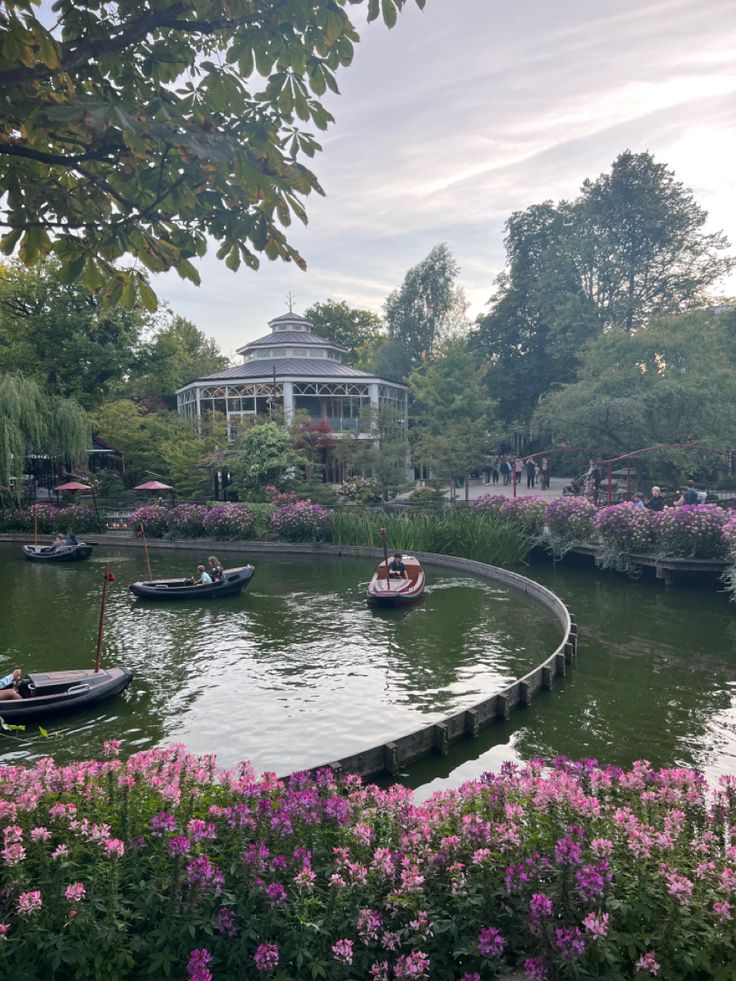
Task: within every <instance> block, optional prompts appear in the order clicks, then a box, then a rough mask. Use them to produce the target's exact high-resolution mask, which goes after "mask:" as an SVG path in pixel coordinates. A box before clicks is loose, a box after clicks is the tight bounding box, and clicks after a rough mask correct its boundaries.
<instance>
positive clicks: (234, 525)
mask: <svg viewBox="0 0 736 981" xmlns="http://www.w3.org/2000/svg"><path fill="white" fill-rule="evenodd" d="M202 525H203V527H204V531H205V534H207V535H210V536H211V537H212V538H220V539H231V538H250V536H251V535H252V533H253V525H254V520H253V512H252V511H251V510H250V509H249V508H247V507H246V506H245V504H216V505H215V506H214V507H213V508H210V510H209V511H208V512H207V513H206V514H205V515H204V517H203V518H202Z"/></svg>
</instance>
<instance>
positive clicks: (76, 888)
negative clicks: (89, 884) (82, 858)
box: [64, 882, 87, 903]
mask: <svg viewBox="0 0 736 981" xmlns="http://www.w3.org/2000/svg"><path fill="white" fill-rule="evenodd" d="M86 891H87V890H86V889H85V888H84V884H83V883H81V882H74V883H72V885H70V886H67V887H66V889H65V890H64V898H65V899H68V900H69V902H70V903H78V902H79V900H80V899H84V896H85V893H86Z"/></svg>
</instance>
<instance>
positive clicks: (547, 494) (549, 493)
mask: <svg viewBox="0 0 736 981" xmlns="http://www.w3.org/2000/svg"><path fill="white" fill-rule="evenodd" d="M570 479H571V478H570V477H551V478H550V482H549V489H548V490H541V489H540V487H539V483H537V486H536V487H533V488H529V489H527V486H526V477H524V478H522V481H521V483H520V484H517V485H516V496H517V497H521V496H522V494H534V495H535V496H536V497H543V498H544V499H545V500H546V501H554V500H555V498H557V497H560V496H561V495H562V488H563V487H565V486H566V485H567V484H569V483H570ZM513 493H514V490H513V485H512V484H508V485H505V484H502V483H501V482H500V481H499V482H498V483H497V484H488V486H484V484H483V481H482V480H481V479H480V478H476V479H474V480H471V481H470V483H469V485H468V498H469V500H471V501H474V500H476V498H478V497H482V496H483V495H484V494H503V495H504V497H512V496H513ZM457 499H458V501H464V500H465V488H464V487H458V489H457Z"/></svg>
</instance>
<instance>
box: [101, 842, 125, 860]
mask: <svg viewBox="0 0 736 981" xmlns="http://www.w3.org/2000/svg"><path fill="white" fill-rule="evenodd" d="M102 847H103V849H104V851H105V852H106V853H107V854H108V855H114V856H115V857H117V858H122V857H123V853H124V852H125V843H124V842H122V841H121V840H120V839H119V838H106V839H104V840H103V842H102Z"/></svg>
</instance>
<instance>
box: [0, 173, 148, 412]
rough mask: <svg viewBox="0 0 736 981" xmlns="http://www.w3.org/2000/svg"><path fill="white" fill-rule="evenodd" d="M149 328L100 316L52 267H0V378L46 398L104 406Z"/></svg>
mask: <svg viewBox="0 0 736 981" xmlns="http://www.w3.org/2000/svg"><path fill="white" fill-rule="evenodd" d="M1 161H2V157H1V156H0V167H1ZM150 324H151V318H150V316H149V315H148V314H147V313H146V312H145V310H143V309H141V308H140V307H134V308H132V309H128V310H124V309H122V308H121V307H119V306H118V307H115V308H103V306H102V304H101V302H100V300H99V298H98V297H96V296H95V295H94V294H93V293H91V292H90V291H89V290H88V289H87V288H86V287H85V286H84V285H83V284H82V283H81V282H73V283H66V282H64V281H63V279H62V277H61V273H60V265H59V263H58V262H57V261H54V260H49V261H47V262H45V263H41V264H39V265H37V266H36V267H35V268H34V269H32V270H29V269H24V268H23V267H22V266H21V265H20V264H19V263H14V262H13V263H7V262H6V263H4V264H2V265H0V371H21V372H23V373H24V374H26V375H28V376H29V377H32V378H34V379H36V381H38V383H39V384H40V385H41V386H43V387H44V388H45V389H46V390H47V391H48V392H49V393H50V394H51V395H59V396H61V397H63V398H74V399H76V400H77V401H78V402H80V403H81V404H82V405H84V407H85V408H87V409H90V408H93V407H94V406H96V405H99V404H100V402H102V401H103V400H104V399H105V398H106V397H108V398H109V397H110V396H111V395H112V394H113V393H114V392H115V391H116V390H119V389H120V387H121V386H122V384H123V380H124V378H125V376H127V374H128V373H129V372H130V370H131V367H132V365H133V363H134V360H135V350H136V347H137V345H138V341H139V338H140V334H141V331H142V330H143V329H144V328H146V327H148V326H150Z"/></svg>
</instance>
